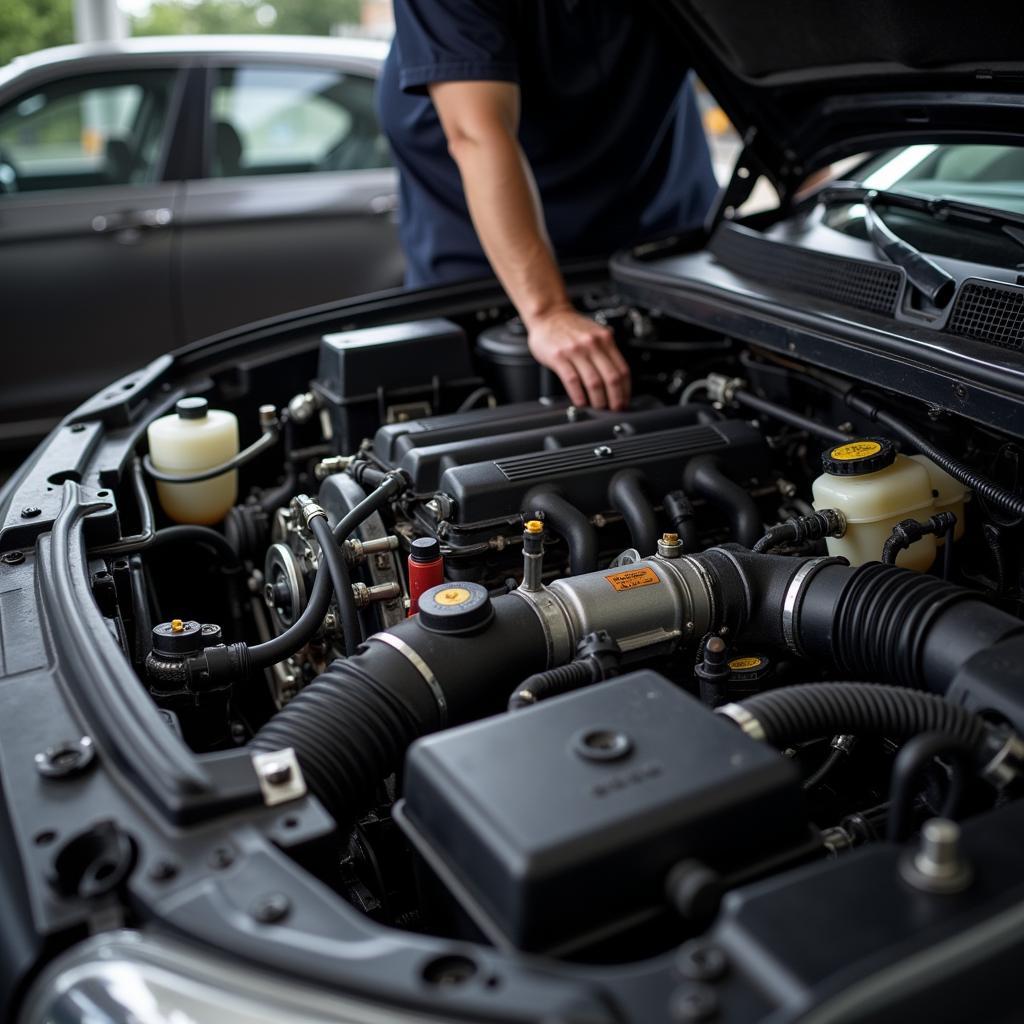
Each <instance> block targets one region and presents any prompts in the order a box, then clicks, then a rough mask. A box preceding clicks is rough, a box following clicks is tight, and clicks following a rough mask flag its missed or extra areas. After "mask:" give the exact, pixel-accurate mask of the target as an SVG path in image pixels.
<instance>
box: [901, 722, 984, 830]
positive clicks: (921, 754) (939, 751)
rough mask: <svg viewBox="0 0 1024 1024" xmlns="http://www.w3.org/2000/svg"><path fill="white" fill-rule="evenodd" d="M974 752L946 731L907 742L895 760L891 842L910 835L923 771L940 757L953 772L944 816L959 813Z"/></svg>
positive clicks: (951, 816) (952, 816)
mask: <svg viewBox="0 0 1024 1024" xmlns="http://www.w3.org/2000/svg"><path fill="white" fill-rule="evenodd" d="M974 753H975V752H974V750H973V749H972V748H971V746H970V745H969V744H967V743H965V742H964V741H963V740H962V739H958V738H956V737H954V736H948V735H945V734H943V733H925V734H924V735H922V736H915V737H914V738H913V739H912V740H910V742H909V743H906V744H904V746H903V749H902V750H900V752H899V754H897V755H896V760H895V761H894V762H893V765H892V774H891V776H890V782H889V823H888V827H887V830H886V831H887V838H888V839H889V840H890V841H891V842H895V843H902V842H903V841H904V840H906V839H907V838H909V835H910V824H911V820H912V818H913V811H914V797H915V795H916V794H917V784H918V782H919V780H920V777H921V773H922V772H923V771H924V769H925V768H926V767H927V766H928V764H929V763H931V761H933V760H934V759H935V758H936V757H945V758H946V759H947V760H948V761H949V763H950V767H951V768H952V772H953V776H952V779H951V780H950V788H949V792H948V794H947V795H946V801H945V804H944V806H943V808H942V817H944V818H954V817H955V816H956V812H957V809H958V805H959V803H960V797H961V796H962V795H963V790H964V779H965V776H966V775H967V772H968V770H970V768H971V767H972V766H973V761H974Z"/></svg>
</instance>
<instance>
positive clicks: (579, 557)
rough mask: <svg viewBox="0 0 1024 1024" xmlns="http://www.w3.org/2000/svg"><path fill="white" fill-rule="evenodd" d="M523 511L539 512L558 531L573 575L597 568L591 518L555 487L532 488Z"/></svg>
mask: <svg viewBox="0 0 1024 1024" xmlns="http://www.w3.org/2000/svg"><path fill="white" fill-rule="evenodd" d="M523 512H524V513H525V514H526V515H533V514H534V513H535V512H540V513H542V514H543V516H544V522H545V525H547V526H549V527H550V528H551V529H552V530H554V531H555V533H557V534H558V535H559V536H560V537H561V538H562V539H563V540H564V541H565V543H566V544H567V545H568V548H569V571H570V572H571V573H572V575H573V576H578V575H580V574H581V573H585V572H593V571H594V570H595V569H596V568H597V534H596V533H595V532H594V528H593V527H592V526H591V525H590V520H589V519H587V517H586V516H585V515H584V514H583V513H582V512H581V511H580V510H579V509H578V508H577V507H576V506H575V505H573V504H572V503H571V502H569V501H566V500H565V498H563V497H562V496H561V495H560V494H555V492H554V491H544V490H538V491H531V492H530V493H529V494H528V495H527V496H526V501H525V502H523Z"/></svg>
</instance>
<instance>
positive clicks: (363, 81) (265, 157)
mask: <svg viewBox="0 0 1024 1024" xmlns="http://www.w3.org/2000/svg"><path fill="white" fill-rule="evenodd" d="M373 91H374V83H373V80H372V79H371V78H368V77H366V76H364V75H356V74H346V73H345V72H342V71H338V70H335V69H333V68H315V67H309V68H286V67H235V68H221V69H220V70H218V71H217V73H216V78H215V82H214V88H213V93H212V96H211V101H210V126H209V128H210V136H209V137H210V146H209V149H210V156H209V168H210V175H211V176H212V177H215V178H228V177H237V176H240V175H263V174H297V173H303V172H308V171H346V170H364V169H366V168H370V167H387V166H389V165H390V159H389V157H388V150H387V144H386V142H385V141H384V136H383V135H382V134H381V131H380V129H379V128H378V126H377V117H376V113H375V110H374V103H373Z"/></svg>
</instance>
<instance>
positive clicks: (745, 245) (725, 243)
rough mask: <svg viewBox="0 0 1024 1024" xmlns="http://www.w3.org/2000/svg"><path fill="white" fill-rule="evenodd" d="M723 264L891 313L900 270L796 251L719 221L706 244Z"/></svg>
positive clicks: (797, 288) (804, 290)
mask: <svg viewBox="0 0 1024 1024" xmlns="http://www.w3.org/2000/svg"><path fill="white" fill-rule="evenodd" d="M709 248H710V249H711V252H712V253H713V254H714V256H715V258H716V259H717V260H718V262H719V263H721V264H722V265H723V266H725V267H728V268H729V269H730V270H732V271H735V272H736V273H737V274H741V275H742V276H744V277H751V278H754V279H755V280H760V281H766V282H769V283H771V284H774V285H776V286H778V287H780V288H787V289H789V290H791V291H795V292H802V293H803V294H805V295H814V296H816V297H818V298H822V299H828V300H829V301H830V302H837V303H839V304H841V305H844V306H852V307H854V308H855V309H863V310H867V311H868V312H870V313H881V314H883V315H884V316H893V314H894V313H895V311H896V301H897V299H898V298H899V294H900V286H901V284H902V282H903V271H902V270H900V269H898V268H896V267H889V266H880V265H879V264H877V263H869V262H866V261H863V260H854V259H848V258H846V257H845V256H833V255H831V254H828V253H821V252H812V251H811V250H809V249H799V248H797V247H796V246H792V245H786V244H785V243H784V242H776V241H772V240H771V239H767V238H761V237H759V236H757V235H756V234H753V233H752V232H748V231H746V230H744V229H742V228H739V227H737V226H735V225H732V224H726V225H723V226H722V227H720V228H719V229H718V231H717V232H716V233H715V236H714V237H713V238H712V240H711V244H710V246H709Z"/></svg>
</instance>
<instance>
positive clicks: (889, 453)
mask: <svg viewBox="0 0 1024 1024" xmlns="http://www.w3.org/2000/svg"><path fill="white" fill-rule="evenodd" d="M895 461H896V449H895V447H893V444H892V442H891V441H887V440H886V439H885V438H884V437H859V438H857V439H856V440H855V441H844V442H843V443H842V444H838V445H836V446H835V447H834V448H828V449H826V450H825V451H824V452H822V455H821V465H822V468H823V469H824V470H825V472H826V473H828V474H829V475H830V476H863V475H864V474H865V473H877V472H878V471H879V470H880V469H885V467H886V466H891V465H892V464H893V462H895Z"/></svg>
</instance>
